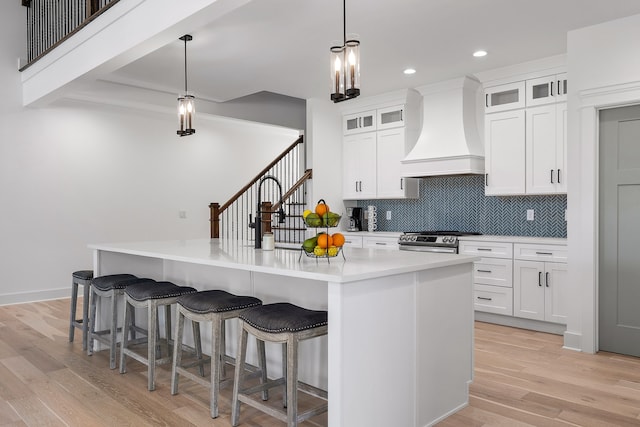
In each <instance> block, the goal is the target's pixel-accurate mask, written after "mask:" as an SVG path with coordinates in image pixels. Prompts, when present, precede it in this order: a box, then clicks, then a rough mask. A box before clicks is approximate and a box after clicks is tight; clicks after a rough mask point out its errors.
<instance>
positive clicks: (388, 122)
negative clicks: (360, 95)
mask: <svg viewBox="0 0 640 427" xmlns="http://www.w3.org/2000/svg"><path fill="white" fill-rule="evenodd" d="M377 111H378V116H377V122H378V127H377V129H378V130H383V129H391V128H396V127H400V126H404V105H397V106H393V107H387V108H379V109H378V110H377Z"/></svg>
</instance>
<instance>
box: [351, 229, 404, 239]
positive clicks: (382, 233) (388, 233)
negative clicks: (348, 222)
mask: <svg viewBox="0 0 640 427" xmlns="http://www.w3.org/2000/svg"><path fill="white" fill-rule="evenodd" d="M401 234H402V232H401V231H345V232H344V235H345V236H363V237H395V238H396V239H397V238H398V237H400V235H401Z"/></svg>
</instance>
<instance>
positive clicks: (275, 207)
mask: <svg viewBox="0 0 640 427" xmlns="http://www.w3.org/2000/svg"><path fill="white" fill-rule="evenodd" d="M312 177H313V170H311V169H307V170H306V171H304V174H303V175H302V176H301V177H300V179H299V180H298V182H296V183H295V184H293V186H292V187H291V189H290V190H289V191H287V192H286V193H284V194H283V195H282V200H281V201H280V202H278V203H276V204H274V205H273V210H274V211H277V210H278V209H280V206H281V205H282V204H283V203H284V202H286V201H287V199H288V198H289V197H291V196H292V195H293V193H295V192H296V190H297V189H298V188H300V187H302V184H304V183H305V181H307V180H308V179H311V178H312Z"/></svg>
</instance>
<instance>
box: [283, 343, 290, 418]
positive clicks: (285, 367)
mask: <svg viewBox="0 0 640 427" xmlns="http://www.w3.org/2000/svg"><path fill="white" fill-rule="evenodd" d="M288 368H289V363H288V362H287V343H286V342H283V343H282V376H283V378H284V385H285V387H284V391H283V392H282V406H284V407H285V408H286V407H287V405H288V403H289V402H288V397H287V392H288V391H289V386H288V385H287V384H288V382H287V378H288V376H289V369H288Z"/></svg>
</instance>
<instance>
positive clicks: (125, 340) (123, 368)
mask: <svg viewBox="0 0 640 427" xmlns="http://www.w3.org/2000/svg"><path fill="white" fill-rule="evenodd" d="M132 310H135V308H134V307H133V306H132V305H131V304H129V301H128V300H127V297H126V296H125V298H124V320H123V321H122V330H123V331H126V330H127V329H128V328H129V322H130V321H131V311H132ZM128 346H129V334H127V333H123V334H122V343H121V344H120V373H121V374H124V373H125V372H127V361H126V356H125V354H124V351H125V350H126V349H127V347H128Z"/></svg>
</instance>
